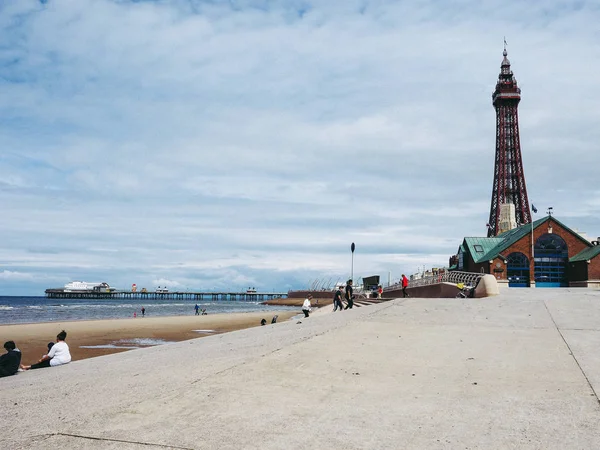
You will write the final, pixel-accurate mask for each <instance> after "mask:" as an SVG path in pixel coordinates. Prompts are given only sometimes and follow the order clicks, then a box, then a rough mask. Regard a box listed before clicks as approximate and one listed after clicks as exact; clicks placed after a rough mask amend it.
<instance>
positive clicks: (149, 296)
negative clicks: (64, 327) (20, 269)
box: [46, 289, 288, 301]
mask: <svg viewBox="0 0 600 450" xmlns="http://www.w3.org/2000/svg"><path fill="white" fill-rule="evenodd" d="M287 295H288V293H287V292H139V291H110V292H98V291H79V292H77V291H65V290H64V289H46V297H47V298H68V299H82V300H98V299H113V298H114V299H122V300H212V301H219V300H230V301H235V300H239V301H262V300H271V299H273V298H285V297H287Z"/></svg>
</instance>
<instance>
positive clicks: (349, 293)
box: [344, 280, 354, 309]
mask: <svg viewBox="0 0 600 450" xmlns="http://www.w3.org/2000/svg"><path fill="white" fill-rule="evenodd" d="M346 302H347V304H346V307H345V308H344V309H352V306H354V299H353V298H352V280H348V281H347V282H346Z"/></svg>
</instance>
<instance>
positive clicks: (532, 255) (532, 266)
mask: <svg viewBox="0 0 600 450" xmlns="http://www.w3.org/2000/svg"><path fill="white" fill-rule="evenodd" d="M531 211H532V213H533V214H535V213H536V212H537V208H536V207H535V206H534V204H533V203H532V204H531ZM531 269H533V270H532V271H531V275H530V277H529V278H530V281H529V286H530V287H531V286H533V285H534V284H535V278H534V277H535V250H534V247H533V216H531V267H530V270H531Z"/></svg>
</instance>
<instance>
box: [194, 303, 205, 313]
mask: <svg viewBox="0 0 600 450" xmlns="http://www.w3.org/2000/svg"><path fill="white" fill-rule="evenodd" d="M194 309H195V310H196V315H197V316H207V315H208V313H207V312H206V308H204V309H200V307H199V306H198V304H197V303H196V306H194Z"/></svg>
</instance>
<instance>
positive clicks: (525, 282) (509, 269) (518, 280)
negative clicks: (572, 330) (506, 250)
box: [506, 252, 529, 287]
mask: <svg viewBox="0 0 600 450" xmlns="http://www.w3.org/2000/svg"><path fill="white" fill-rule="evenodd" d="M506 262H507V265H506V276H507V278H508V285H509V286H510V287H529V258H527V256H525V255H524V254H523V253H521V252H513V253H511V254H510V255H508V256H507V257H506Z"/></svg>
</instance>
